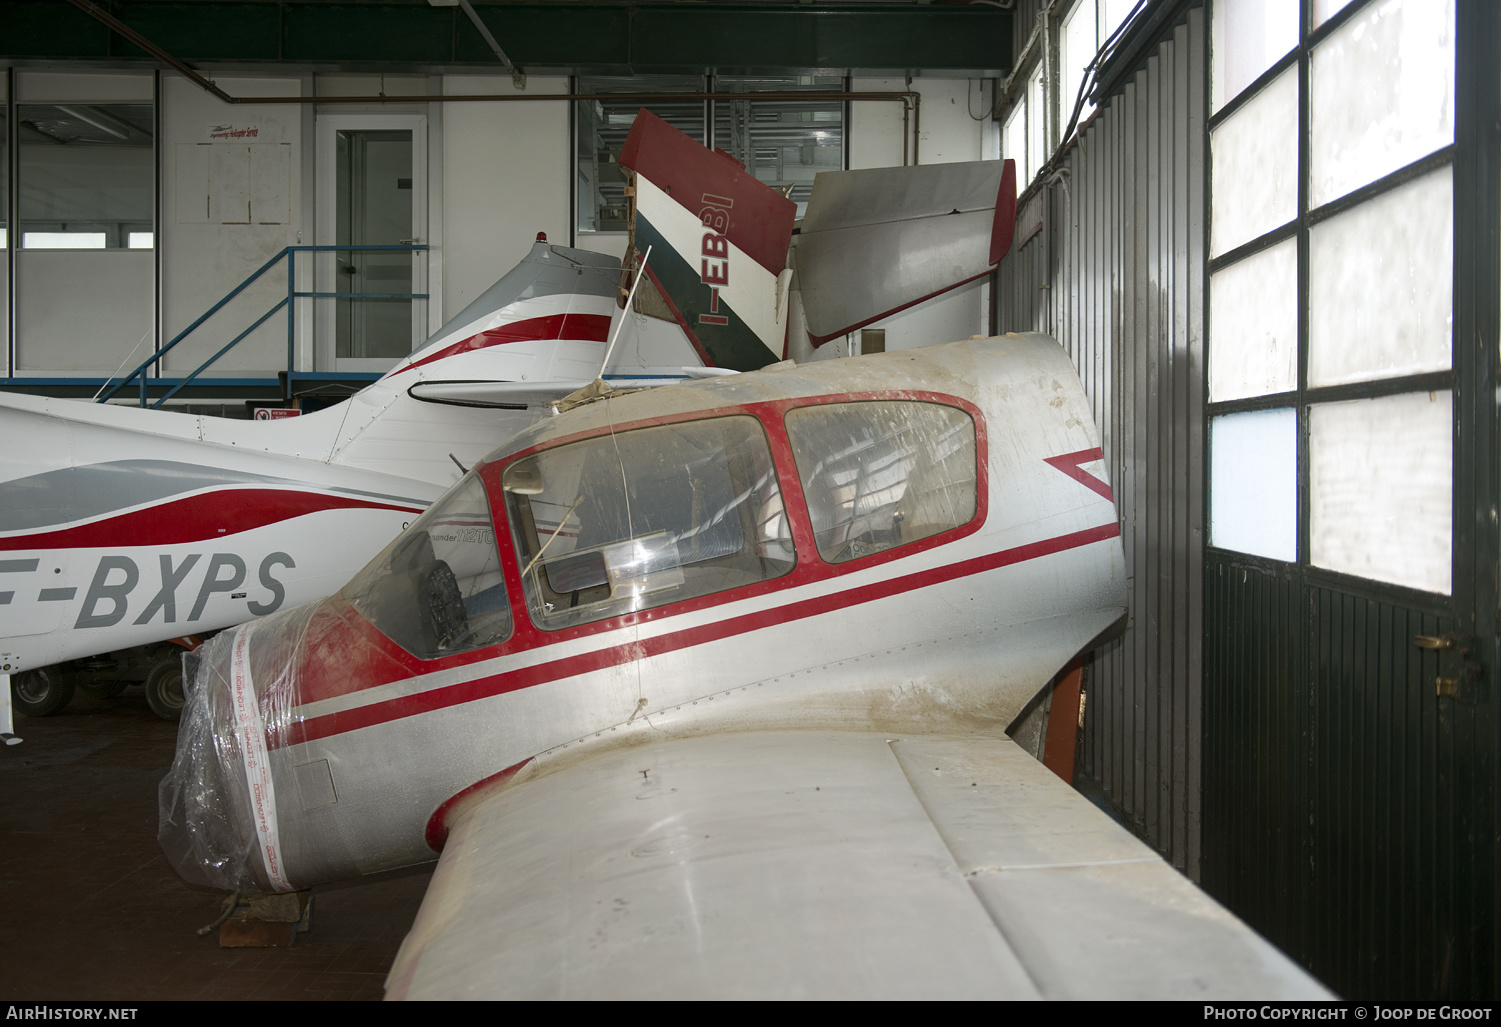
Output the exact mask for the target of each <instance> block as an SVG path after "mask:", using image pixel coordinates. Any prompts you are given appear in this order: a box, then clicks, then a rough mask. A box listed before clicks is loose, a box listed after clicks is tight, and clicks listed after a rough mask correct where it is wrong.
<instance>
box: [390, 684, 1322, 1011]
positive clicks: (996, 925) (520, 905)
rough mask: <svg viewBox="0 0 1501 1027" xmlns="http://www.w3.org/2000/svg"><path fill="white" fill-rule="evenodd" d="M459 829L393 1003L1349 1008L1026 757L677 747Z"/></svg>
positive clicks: (542, 776)
mask: <svg viewBox="0 0 1501 1027" xmlns="http://www.w3.org/2000/svg"><path fill="white" fill-rule="evenodd" d="M705 701H707V700H705ZM560 755H563V756H566V755H567V754H566V752H564V753H561V754H560ZM529 773H530V774H531V776H530V777H528V776H527V775H528V774H529ZM450 823H451V825H452V827H451V831H450V833H449V835H448V838H447V844H446V846H445V848H444V850H443V855H442V858H441V860H440V861H439V863H438V868H437V871H436V873H435V874H434V876H433V881H432V885H431V887H430V890H429V891H428V894H427V897H426V899H425V901H424V902H423V905H422V908H421V910H420V911H419V913H418V915H417V919H416V922H415V923H414V925H413V927H412V930H411V932H410V934H409V935H408V936H407V938H406V941H405V942H404V943H403V945H402V949H401V951H400V953H399V954H398V955H397V959H396V963H395V966H394V967H393V969H392V971H391V974H390V977H389V978H388V981H387V996H388V997H391V998H412V999H432V998H554V999H560V998H566V999H587V998H592V999H605V998H609V999H618V998H640V999H648V998H650V999H661V998H679V999H680V998H862V999H877V998H898V999H900V998H906V999H916V998H1001V999H1022V998H1062V999H1086V998H1098V999H1122V998H1155V999H1199V1000H1207V999H1235V998H1243V999H1244V998H1257V999H1329V998H1332V997H1333V996H1332V995H1330V993H1329V992H1327V991H1326V990H1325V989H1324V988H1323V987H1322V986H1320V985H1319V984H1318V983H1317V982H1316V981H1315V980H1313V979H1312V978H1311V977H1309V976H1308V975H1307V974H1306V973H1305V972H1304V971H1303V970H1301V969H1300V968H1298V967H1297V966H1295V965H1294V964H1293V963H1291V962H1290V961H1289V960H1288V959H1287V958H1286V957H1284V956H1283V955H1281V954H1280V953H1279V952H1278V951H1277V950H1276V949H1274V948H1273V947H1272V946H1271V945H1269V944H1268V943H1267V942H1266V941H1264V940H1262V939H1261V938H1260V937H1259V936H1258V935H1256V934H1255V933H1254V932H1253V931H1251V930H1250V929H1249V928H1248V927H1246V926H1245V925H1244V924H1243V923H1241V922H1240V921H1239V920H1237V919H1236V918H1235V917H1233V916H1232V915H1231V914H1230V913H1228V912H1227V911H1226V910H1224V909H1223V908H1222V907H1220V906H1219V905H1218V904H1217V903H1215V902H1214V901H1213V900H1211V899H1210V898H1208V897H1207V896H1206V895H1205V894H1204V893H1202V892H1201V891H1199V890H1198V889H1197V888H1196V887H1195V886H1194V885H1192V884H1191V883H1190V882H1189V881H1188V880H1187V879H1186V878H1184V877H1183V876H1182V875H1180V874H1179V873H1178V872H1177V871H1175V870H1174V869H1172V868H1171V867H1170V866H1168V865H1167V864H1166V863H1164V862H1163V861H1162V860H1161V859H1160V858H1159V857H1158V856H1156V855H1155V854H1154V853H1153V852H1152V851H1151V850H1149V849H1148V848H1147V847H1146V846H1145V845H1143V844H1142V843H1141V842H1139V841H1137V840H1136V839H1135V838H1134V837H1132V836H1131V835H1130V834H1129V833H1127V832H1126V831H1125V830H1124V829H1122V828H1121V827H1119V826H1118V825H1116V824H1115V823H1114V822H1113V821H1111V820H1110V819H1109V818H1107V817H1106V816H1105V815H1104V814H1102V813H1100V812H1099V811H1098V810H1096V809H1095V808H1094V807H1093V806H1091V805H1090V804H1089V803H1088V802H1087V801H1086V800H1084V799H1083V798H1082V797H1081V796H1080V795H1079V794H1078V793H1077V792H1075V791H1073V790H1072V789H1071V788H1068V787H1067V786H1066V785H1064V784H1063V783H1062V782H1061V781H1059V780H1058V779H1057V778H1056V777H1054V776H1053V774H1052V773H1051V772H1049V771H1048V770H1046V769H1045V768H1044V767H1043V766H1042V765H1041V764H1039V763H1037V762H1036V761H1035V760H1033V759H1032V758H1031V757H1030V756H1029V755H1027V754H1026V753H1025V752H1024V751H1023V750H1022V749H1021V748H1020V747H1018V746H1017V745H1016V744H1015V743H1013V742H1011V741H1009V740H1007V739H1004V738H1002V739H996V738H976V737H967V738H960V737H931V736H911V737H900V738H891V737H889V736H887V735H882V734H865V733H854V732H829V731H796V730H792V731H772V732H750V733H743V734H729V735H725V734H715V735H709V736H699V737H687V738H677V739H673V740H667V741H660V742H655V743H651V744H647V745H644V746H639V747H633V748H617V749H614V750H611V751H607V752H605V753H603V754H601V755H598V756H595V757H593V758H590V759H587V760H582V761H579V762H574V763H571V764H568V763H562V764H561V765H559V766H558V767H557V769H549V768H547V767H545V766H542V767H538V766H536V765H535V764H534V765H531V766H528V767H526V768H523V769H522V770H521V771H520V772H519V773H518V774H517V775H516V777H515V778H514V779H512V780H511V782H510V783H509V784H508V785H505V786H501V787H497V788H496V789H495V790H493V791H491V792H489V793H481V794H479V795H477V796H475V797H473V798H472V799H471V800H470V804H469V805H467V806H466V807H464V808H463V809H462V810H461V811H460V812H459V813H458V814H457V815H456V816H455V817H454V818H453V819H452V820H451V821H450Z"/></svg>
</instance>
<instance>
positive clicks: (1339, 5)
mask: <svg viewBox="0 0 1501 1027" xmlns="http://www.w3.org/2000/svg"><path fill="white" fill-rule="evenodd" d="M1348 6H1350V0H1313V27H1314V28H1318V27H1319V26H1320V25H1322V24H1324V22H1326V21H1328V20H1329V19H1330V18H1332V17H1334V16H1335V15H1336V14H1338V13H1339V12H1340V11H1343V10H1344V9H1345V8H1346V7H1348Z"/></svg>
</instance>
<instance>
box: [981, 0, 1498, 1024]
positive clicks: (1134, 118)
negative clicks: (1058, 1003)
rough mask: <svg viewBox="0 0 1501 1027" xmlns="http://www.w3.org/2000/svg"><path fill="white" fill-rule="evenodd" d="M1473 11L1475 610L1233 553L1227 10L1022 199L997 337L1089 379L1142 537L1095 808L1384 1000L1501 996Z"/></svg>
mask: <svg viewBox="0 0 1501 1027" xmlns="http://www.w3.org/2000/svg"><path fill="white" fill-rule="evenodd" d="M1019 6H1027V7H1028V12H1023V13H1022V14H1019V15H1018V23H1017V35H1018V38H1019V39H1020V38H1021V37H1022V36H1023V30H1022V24H1023V22H1022V18H1023V17H1025V16H1027V15H1028V14H1029V13H1035V8H1032V7H1031V6H1030V5H1019ZM1167 7H1168V5H1167V4H1162V5H1160V6H1159V8H1158V9H1159V10H1165V9H1167ZM1457 11H1458V17H1459V29H1458V31H1457V32H1456V38H1457V40H1458V58H1457V65H1456V67H1457V87H1456V95H1457V102H1456V126H1457V127H1456V148H1455V152H1456V157H1455V182H1456V187H1455V197H1456V212H1455V257H1456V259H1455V279H1454V281H1455V293H1454V297H1455V306H1454V339H1455V364H1454V374H1455V393H1454V394H1455V397H1456V400H1455V403H1456V433H1455V438H1456V442H1455V466H1456V472H1455V491H1454V496H1455V509H1456V518H1455V536H1454V538H1455V542H1454V545H1455V580H1456V587H1455V593H1454V595H1453V597H1452V598H1451V597H1441V596H1424V595H1421V594H1419V593H1414V592H1411V591H1409V590H1405V589H1399V588H1394V587H1391V586H1383V585H1380V584H1378V583H1375V582H1362V581H1359V580H1356V579H1352V578H1348V577H1345V576H1342V575H1337V574H1331V573H1329V572H1326V571H1320V570H1319V569H1317V568H1313V567H1309V566H1308V565H1307V560H1306V558H1305V559H1304V560H1303V561H1302V562H1301V563H1293V564H1281V563H1277V562H1275V561H1268V560H1259V559H1256V558H1254V557H1241V556H1238V555H1236V554H1233V553H1227V552H1223V551H1220V550H1217V549H1214V548H1206V541H1207V540H1206V538H1205V537H1204V531H1205V527H1206V526H1205V525H1204V523H1203V511H1204V508H1205V502H1204V489H1205V483H1204V468H1205V466H1206V454H1205V447H1204V440H1203V437H1202V436H1203V426H1204V421H1205V407H1204V404H1205V396H1204V381H1205V375H1204V368H1203V362H1204V353H1205V346H1204V324H1205V311H1204V299H1205V296H1206V293H1207V287H1206V282H1205V255H1204V253H1203V240H1204V239H1205V232H1204V227H1205V180H1206V177H1207V176H1206V174H1205V166H1204V165H1205V157H1206V154H1205V134H1206V133H1205V117H1206V110H1205V99H1206V96H1207V92H1208V89H1207V85H1208V83H1207V75H1206V68H1205V61H1206V59H1207V53H1208V46H1207V43H1206V39H1205V30H1206V14H1205V11H1204V9H1203V8H1202V7H1198V8H1194V9H1190V10H1188V11H1187V12H1186V14H1184V15H1183V16H1182V20H1181V21H1180V23H1179V24H1177V25H1176V26H1175V27H1174V28H1173V29H1172V30H1171V35H1170V37H1169V38H1168V39H1167V40H1166V41H1165V42H1162V43H1161V44H1160V45H1158V46H1157V48H1156V49H1155V51H1154V52H1153V53H1152V55H1151V56H1150V57H1149V58H1148V59H1147V60H1146V62H1145V63H1144V64H1143V65H1142V66H1140V67H1139V68H1138V69H1137V70H1136V71H1135V72H1134V74H1132V76H1131V77H1130V79H1129V80H1128V82H1127V83H1126V84H1125V86H1124V87H1123V88H1122V90H1121V91H1120V92H1118V93H1117V94H1116V95H1114V96H1113V97H1112V98H1111V99H1110V100H1109V101H1108V105H1107V106H1106V107H1105V108H1104V109H1103V110H1102V111H1101V112H1100V114H1099V115H1098V117H1097V119H1096V120H1095V121H1094V122H1093V123H1092V124H1091V125H1089V126H1088V127H1087V128H1086V130H1085V131H1084V132H1083V135H1082V139H1081V141H1080V143H1079V144H1078V145H1076V146H1075V148H1074V149H1073V150H1072V151H1071V152H1070V153H1069V154H1068V155H1067V157H1066V160H1065V161H1064V163H1063V165H1062V168H1063V171H1064V172H1065V173H1064V174H1060V175H1059V176H1057V178H1056V180H1051V181H1049V182H1048V183H1047V184H1045V185H1044V186H1042V187H1040V188H1034V190H1033V191H1032V192H1031V193H1030V194H1028V195H1026V196H1024V197H1023V207H1022V212H1021V215H1020V217H1019V218H1018V222H1019V225H1021V226H1025V225H1028V224H1029V223H1033V222H1035V217H1034V212H1033V211H1031V210H1029V209H1028V207H1027V204H1028V202H1029V201H1033V200H1035V201H1037V202H1038V203H1040V204H1041V207H1042V219H1043V227H1042V230H1041V231H1040V232H1038V234H1037V235H1035V236H1034V237H1032V238H1031V239H1029V240H1027V241H1025V242H1024V243H1023V244H1021V245H1020V246H1019V247H1018V248H1017V249H1016V250H1015V251H1014V252H1013V253H1011V254H1010V255H1009V256H1008V257H1007V258H1006V259H1005V260H1004V261H1003V262H1002V264H1001V266H1000V269H999V271H998V272H997V286H996V290H995V313H996V317H997V322H996V327H997V329H998V330H1001V331H1006V330H1012V329H1033V330H1039V331H1046V332H1050V333H1052V334H1053V335H1054V336H1056V337H1057V338H1058V339H1059V341H1060V342H1062V344H1063V345H1064V346H1065V347H1066V348H1067V350H1068V351H1069V353H1070V354H1072V356H1073V358H1074V361H1075V364H1076V365H1077V366H1078V368H1079V372H1080V375H1081V377H1082V378H1083V380H1084V383H1085V388H1086V389H1087V390H1088V392H1089V395H1090V397H1091V399H1092V402H1093V404H1094V409H1095V414H1096V417H1097V419H1098V421H1099V423H1100V425H1101V427H1102V429H1103V432H1104V437H1105V442H1104V445H1105V453H1106V459H1107V461H1108V463H1109V467H1110V473H1111V478H1112V482H1113V483H1114V485H1115V490H1116V498H1117V505H1118V507H1119V511H1120V516H1121V520H1122V527H1123V538H1124V541H1125V546H1126V560H1127V572H1128V574H1129V575H1130V577H1131V583H1130V603H1131V620H1130V623H1129V626H1128V628H1127V631H1126V633H1125V635H1124V636H1123V637H1122V638H1121V639H1119V640H1118V641H1116V642H1114V643H1112V644H1110V645H1109V646H1108V647H1106V648H1104V649H1103V650H1102V651H1100V652H1097V653H1096V654H1095V656H1094V658H1093V661H1092V663H1091V665H1090V667H1089V672H1090V673H1089V677H1088V678H1087V679H1086V681H1087V687H1088V689H1089V691H1088V708H1087V716H1086V719H1085V728H1084V737H1083V743H1082V744H1083V759H1082V761H1081V764H1080V768H1079V770H1078V773H1077V776H1076V784H1078V785H1079V787H1080V788H1081V790H1084V791H1086V792H1091V791H1092V792H1096V793H1098V795H1099V796H1100V797H1102V798H1103V799H1104V800H1106V801H1107V802H1108V804H1109V806H1110V807H1111V808H1113V809H1114V810H1115V811H1116V812H1117V813H1118V814H1119V815H1120V817H1121V818H1122V819H1123V820H1124V821H1126V822H1127V823H1129V824H1130V825H1131V826H1132V827H1133V828H1134V829H1135V830H1136V832H1137V833H1138V834H1139V835H1140V836H1141V837H1143V838H1144V839H1145V840H1147V841H1148V842H1149V843H1151V844H1152V845H1154V846H1155V847H1157V848H1158V849H1159V850H1160V851H1162V852H1163V853H1165V854H1166V855H1168V856H1169V857H1170V858H1171V859H1172V860H1173V862H1174V863H1175V864H1177V865H1178V866H1180V867H1183V868H1184V869H1185V870H1187V871H1188V872H1189V873H1190V874H1191V875H1194V876H1196V877H1200V878H1201V879H1202V881H1203V883H1204V885H1205V887H1206V888H1207V889H1208V890H1209V891H1210V892H1211V893H1212V894H1214V895H1215V896H1216V897H1218V898H1220V899H1221V900H1222V901H1224V902H1225V903H1226V904H1227V905H1228V906H1229V907H1230V908H1231V909H1232V910H1233V911H1234V912H1236V913H1237V914H1239V915H1240V916H1242V917H1243V918H1245V919H1246V920H1247V921H1248V922H1249V923H1250V924H1251V925H1252V926H1253V927H1255V928H1256V929H1258V930H1260V931H1261V932H1262V933H1264V934H1265V935H1266V936H1267V937H1268V938H1269V939H1270V940H1271V941H1273V942H1274V943H1275V944H1277V945H1279V946H1281V947H1282V948H1284V949H1285V950H1286V951H1287V952H1288V953H1289V954H1290V955H1292V956H1293V957H1294V958H1296V959H1298V960H1300V961H1301V962H1303V963H1304V965H1306V966H1308V967H1309V968H1310V969H1311V970H1313V972H1314V973H1316V974H1317V975H1319V976H1320V977H1321V978H1322V979H1323V980H1324V981H1325V982H1326V983H1328V984H1329V985H1330V986H1331V987H1333V988H1334V989H1335V990H1336V991H1339V992H1341V993H1343V994H1346V995H1349V996H1352V997H1359V998H1366V999H1414V998H1426V999H1432V998H1451V999H1470V1000H1477V999H1478V1000H1484V999H1487V998H1491V999H1493V998H1494V997H1495V995H1496V994H1498V989H1501V958H1498V954H1501V938H1498V932H1501V905H1498V904H1501V889H1498V888H1497V883H1498V882H1497V868H1498V866H1501V857H1498V853H1497V845H1498V839H1501V807H1498V799H1501V781H1498V773H1501V770H1498V760H1497V755H1496V754H1497V749H1498V741H1497V736H1498V734H1501V716H1498V715H1497V713H1496V712H1495V706H1496V704H1497V702H1498V701H1501V697H1498V693H1501V686H1498V685H1497V684H1496V683H1495V680H1496V678H1497V677H1498V673H1501V672H1498V670H1497V667H1498V666H1501V658H1498V656H1497V649H1498V645H1501V643H1498V637H1497V633H1496V630H1495V621H1496V610H1497V607H1498V605H1501V601H1498V591H1501V589H1498V586H1497V583H1496V581H1495V580H1494V579H1495V577H1496V567H1497V564H1498V557H1497V545H1498V538H1497V534H1496V531H1497V529H1496V527H1495V525H1496V513H1495V509H1496V505H1495V503H1496V501H1495V495H1496V491H1497V486H1496V484H1495V481H1496V478H1495V474H1496V471H1495V468H1496V467H1497V466H1498V465H1497V460H1496V458H1495V454H1496V453H1497V452H1498V451H1501V423H1498V416H1501V415H1498V410H1497V405H1496V398H1495V397H1496V396H1497V394H1498V393H1497V386H1496V385H1495V375H1496V356H1495V355H1496V352H1497V347H1498V345H1501V343H1498V335H1501V305H1498V299H1497V298H1498V295H1501V287H1498V282H1501V246H1498V245H1497V239H1498V238H1501V176H1498V175H1497V174H1496V171H1495V169H1496V168H1497V167H1498V166H1501V94H1498V93H1497V92H1496V89H1495V60H1494V56H1495V53H1496V52H1497V45H1498V41H1501V8H1498V7H1497V6H1496V5H1494V4H1493V3H1491V2H1489V0H1459V2H1458V4H1457ZM1302 502H1303V506H1302V508H1303V510H1304V516H1305V517H1306V516H1307V509H1308V506H1307V498H1306V496H1305V497H1304V498H1303V501H1302ZM1305 531H1306V525H1305ZM1305 539H1306V535H1305ZM1451 633H1452V634H1455V635H1457V636H1460V637H1474V638H1477V639H1478V642H1477V643H1476V646H1477V648H1476V651H1477V652H1479V653H1480V654H1481V655H1480V657H1479V659H1480V660H1481V662H1482V664H1483V676H1482V683H1481V685H1480V686H1478V687H1477V688H1476V689H1475V690H1473V691H1472V692H1470V693H1466V695H1467V697H1461V698H1440V697H1439V696H1438V695H1437V694H1436V683H1435V682H1436V679H1437V678H1438V677H1439V676H1440V675H1446V676H1454V675H1458V674H1459V673H1460V670H1459V666H1460V665H1459V664H1457V663H1455V662H1454V661H1455V660H1456V659H1457V658H1458V657H1457V652H1458V650H1457V649H1456V650H1449V651H1446V652H1444V653H1436V652H1434V651H1432V650H1424V649H1420V648H1418V647H1417V646H1416V645H1415V644H1414V636H1419V635H1425V636H1437V635H1446V634H1451ZM1446 661H1447V662H1446ZM1201 797H1202V805H1201Z"/></svg>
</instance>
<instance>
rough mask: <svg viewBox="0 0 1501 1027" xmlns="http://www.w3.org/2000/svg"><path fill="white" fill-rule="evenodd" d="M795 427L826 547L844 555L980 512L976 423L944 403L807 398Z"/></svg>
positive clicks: (818, 535) (816, 534)
mask: <svg viewBox="0 0 1501 1027" xmlns="http://www.w3.org/2000/svg"><path fill="white" fill-rule="evenodd" d="M787 435H788V438H789V439H790V440H791V442H792V454H793V459H794V460H795V461H796V462H797V470H798V476H799V477H800V478H801V479H802V483H803V494H804V496H805V497H806V498H807V501H808V516H809V517H810V518H812V521H813V539H814V541H815V542H816V543H817V544H818V554H819V555H820V556H821V557H823V558H824V560H826V561H827V562H829V563H843V562H844V561H846V560H854V559H858V558H859V557H862V556H868V555H870V554H872V553H879V552H882V551H884V550H887V549H891V548H893V547H896V546H900V545H905V544H907V543H909V542H916V541H919V540H920V539H925V538H929V537H931V536H933V535H937V534H939V533H940V532H944V531H948V530H949V529H951V528H957V527H960V526H961V525H964V524H968V523H969V522H970V521H972V520H974V517H975V511H976V508H977V507H976V495H977V489H978V482H977V478H976V472H975V424H974V421H973V420H972V419H971V418H970V416H969V414H967V413H966V412H964V411H963V410H960V409H958V408H956V407H950V406H942V405H940V404H937V403H919V402H902V401H871V402H862V403H836V404H829V405H825V406H812V407H799V408H796V409H794V410H790V411H788V412H787Z"/></svg>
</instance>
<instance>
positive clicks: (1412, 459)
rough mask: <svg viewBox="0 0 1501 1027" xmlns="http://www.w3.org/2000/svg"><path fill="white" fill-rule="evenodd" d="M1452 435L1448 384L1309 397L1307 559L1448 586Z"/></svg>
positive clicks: (1433, 587) (1426, 585) (1384, 577)
mask: <svg viewBox="0 0 1501 1027" xmlns="http://www.w3.org/2000/svg"><path fill="white" fill-rule="evenodd" d="M1453 439H1454V411H1453V399H1452V397H1451V395H1450V394H1449V393H1448V392H1416V393H1407V394H1405V395H1401V396H1387V397H1384V398H1381V399H1363V400H1354V401H1352V402H1348V403H1321V404H1317V405H1315V406H1313V407H1312V408H1311V409H1310V410H1309V413H1308V459H1309V474H1308V485H1309V535H1310V548H1311V552H1310V554H1309V555H1310V559H1311V560H1312V562H1313V564H1314V565H1315V566H1318V567H1325V568H1328V569H1329V570H1332V571H1341V572H1343V573H1345V574H1355V575H1358V576H1360V577H1362V578H1372V579H1374V580H1376V581H1386V582H1390V583H1392V584H1394V585H1406V586H1408V587H1410V588H1416V589H1421V590H1423V591H1424V592H1438V593H1441V594H1444V595H1447V594H1448V593H1449V591H1450V589H1451V587H1452V575H1451V566H1452V559H1453V557H1452V555H1451V549H1452V538H1453V526H1452V525H1453V517H1454V513H1453V507H1454V503H1453V475H1454V460H1453V448H1454V442H1453Z"/></svg>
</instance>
